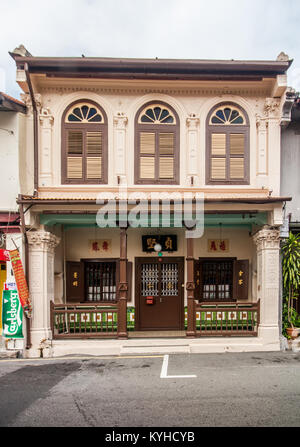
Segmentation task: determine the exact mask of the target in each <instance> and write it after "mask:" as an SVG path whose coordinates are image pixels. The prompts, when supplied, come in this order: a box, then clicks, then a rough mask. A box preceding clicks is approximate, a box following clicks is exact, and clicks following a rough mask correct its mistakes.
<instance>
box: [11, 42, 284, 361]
mask: <svg viewBox="0 0 300 447" xmlns="http://www.w3.org/2000/svg"><path fill="white" fill-rule="evenodd" d="M11 55H12V57H13V58H14V60H15V62H16V67H17V82H18V84H19V85H20V87H21V88H22V89H23V92H24V94H23V96H22V98H23V100H24V102H25V103H26V105H27V108H28V113H27V124H26V126H27V135H32V137H31V138H30V137H28V138H27V145H26V153H27V157H28V159H30V158H31V159H32V160H33V164H34V175H33V176H29V175H28V176H27V178H26V185H24V188H25V189H24V191H25V190H26V191H31V192H30V193H28V192H26V193H25V192H24V191H23V192H22V194H21V195H20V197H19V199H18V204H19V206H20V213H21V214H22V215H24V222H25V227H26V228H25V227H24V229H26V240H25V242H26V243H25V250H26V252H27V253H28V259H29V271H28V274H29V275H28V278H29V287H30V294H31V299H32V307H33V312H32V318H31V320H30V345H31V348H30V349H28V350H27V355H28V356H34V355H37V354H38V353H39V352H40V348H41V347H42V348H43V347H44V348H45V349H44V350H43V352H44V355H54V356H55V355H59V354H62V353H63V354H70V353H72V352H75V353H79V352H80V353H87V354H88V353H91V352H93V353H97V352H98V353H99V352H100V351H101V347H103V346H109V343H110V341H111V340H117V341H118V342H119V344H117V345H114V346H117V348H116V349H117V351H116V352H115V351H112V350H111V351H109V349H110V348H109V347H108V348H107V349H108V351H107V352H111V353H112V352H114V353H123V352H131V351H130V349H129V344H128V343H129V342H132V340H134V339H135V337H136V338H137V339H140V338H141V337H149V336H151V337H156V338H158V339H160V338H163V337H164V336H166V335H168V336H169V337H175V338H176V339H178V343H179V344H180V340H181V342H182V340H185V345H186V346H188V348H187V349H188V351H189V352H224V351H226V350H236V351H250V350H251V351H259V350H279V349H280V340H279V338H280V334H279V305H280V303H279V269H280V266H279V245H280V235H279V228H280V226H281V225H282V223H283V207H284V206H285V203H286V202H288V201H289V200H290V199H291V198H290V197H289V196H282V195H281V194H280V161H281V159H280V151H281V139H280V137H281V125H282V119H283V118H282V116H283V115H282V114H283V110H284V106H285V102H286V90H287V77H286V73H287V70H288V68H289V66H290V64H291V61H290V60H289V58H288V57H287V56H286V55H284V54H283V53H282V54H281V55H280V56H279V57H278V59H277V60H275V61H260V62H257V61H202V60H160V59H155V60H147V59H146V60H144V59H110V58H107V59H106V58H84V57H82V58H47V57H33V56H31V55H29V53H27V54H26V55H25V54H19V52H18V51H15V52H13V53H11ZM30 132H31V133H30ZM185 204H186V205H187V206H188V205H190V206H191V207H192V215H189V214H185V213H184V205H185ZM168 205H170V206H169V207H168ZM151 206H152V208H151ZM180 207H181V208H180ZM186 209H187V208H186ZM166 210H169V211H166ZM179 210H181V212H182V214H180V211H179ZM197 210H198V211H199V215H198V214H197V213H198V211H197ZM201 210H203V213H204V214H203V216H202V214H201ZM168 213H169V214H168ZM197 216H198V217H199V219H198V220H197V219H195V217H197ZM104 218H105V219H107V218H109V222H108V221H107V220H104ZM198 222H200V224H199V228H198ZM202 224H203V231H202V227H201V225H202ZM195 225H196V226H195ZM197 231H198V233H197ZM197 235H198V236H197ZM192 236H193V237H192ZM111 346H112V345H111ZM126 347H127V348H128V349H127V350H126ZM111 349H113V348H111ZM114 349H115V348H114ZM132 352H133V351H132Z"/></svg>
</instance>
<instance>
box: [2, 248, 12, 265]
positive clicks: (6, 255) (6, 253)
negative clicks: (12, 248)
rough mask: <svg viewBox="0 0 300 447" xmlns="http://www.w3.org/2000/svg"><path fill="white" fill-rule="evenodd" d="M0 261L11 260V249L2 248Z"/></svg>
mask: <svg viewBox="0 0 300 447" xmlns="http://www.w3.org/2000/svg"><path fill="white" fill-rule="evenodd" d="M0 261H2V262H3V261H4V262H8V261H10V258H9V250H4V249H3V248H1V249H0Z"/></svg>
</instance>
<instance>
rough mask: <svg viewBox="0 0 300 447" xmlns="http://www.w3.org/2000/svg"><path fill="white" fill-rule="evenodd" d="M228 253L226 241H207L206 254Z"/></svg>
mask: <svg viewBox="0 0 300 447" xmlns="http://www.w3.org/2000/svg"><path fill="white" fill-rule="evenodd" d="M228 251H229V240H228V239H209V240H208V252H209V253H227V252H228Z"/></svg>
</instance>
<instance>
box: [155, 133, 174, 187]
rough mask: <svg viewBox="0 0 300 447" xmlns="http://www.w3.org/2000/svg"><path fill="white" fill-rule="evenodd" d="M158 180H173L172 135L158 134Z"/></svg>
mask: <svg viewBox="0 0 300 447" xmlns="http://www.w3.org/2000/svg"><path fill="white" fill-rule="evenodd" d="M158 139H159V174H158V175H159V178H160V179H173V178H174V150H175V147H174V140H175V139H174V133H173V132H160V133H159V136H158Z"/></svg>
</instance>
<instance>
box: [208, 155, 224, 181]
mask: <svg viewBox="0 0 300 447" xmlns="http://www.w3.org/2000/svg"><path fill="white" fill-rule="evenodd" d="M211 178H212V180H223V179H225V178H226V158H212V159H211Z"/></svg>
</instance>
